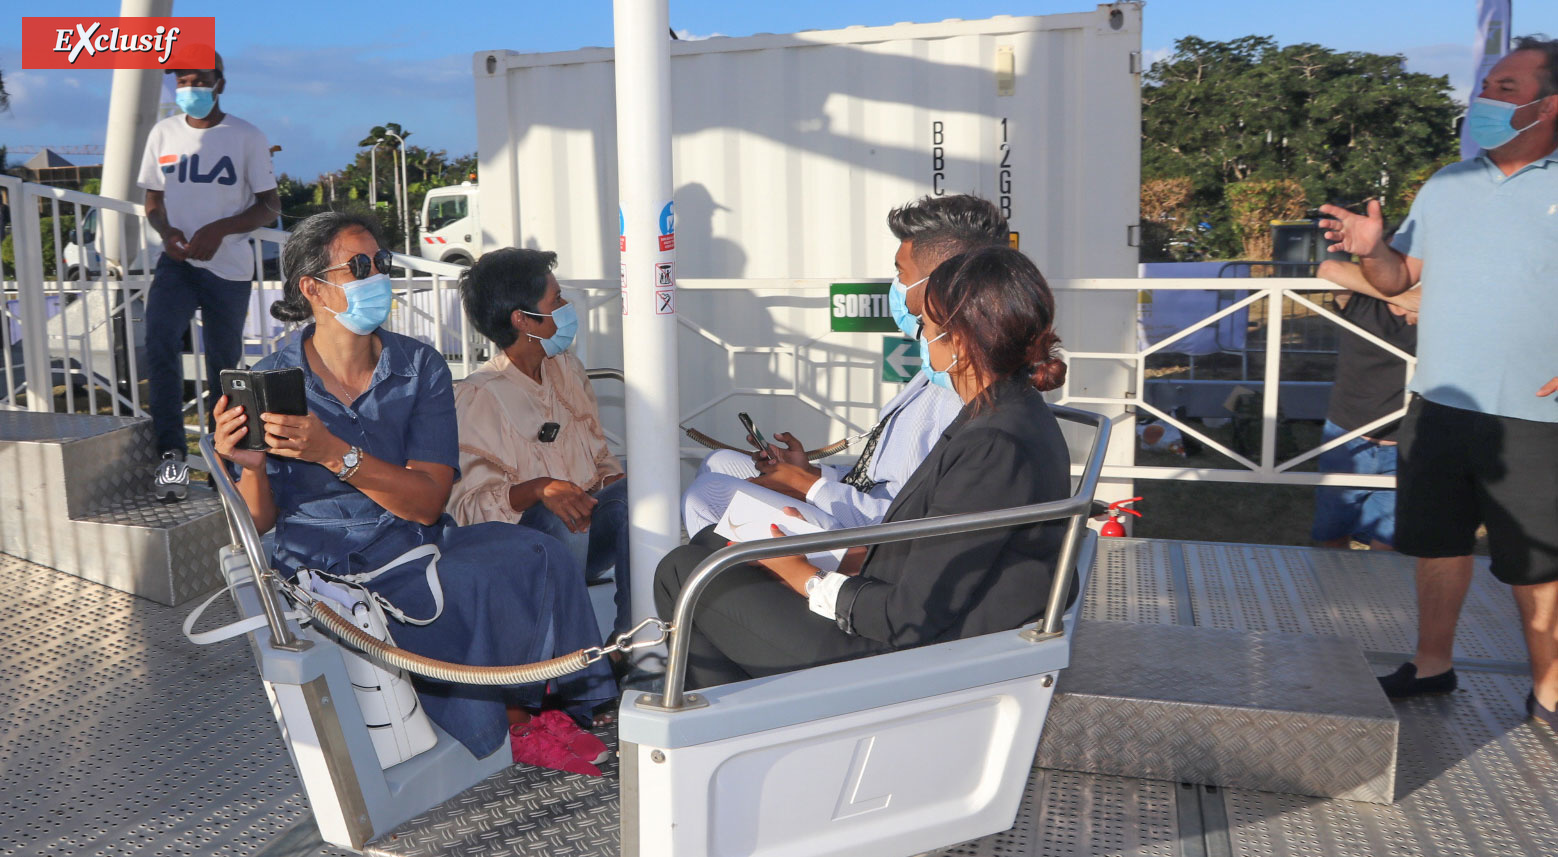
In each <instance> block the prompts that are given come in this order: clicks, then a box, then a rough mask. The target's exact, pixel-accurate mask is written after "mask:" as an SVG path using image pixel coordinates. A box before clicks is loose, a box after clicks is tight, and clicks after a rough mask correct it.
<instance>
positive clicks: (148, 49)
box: [22, 18, 216, 69]
mask: <svg viewBox="0 0 1558 857" xmlns="http://www.w3.org/2000/svg"><path fill="white" fill-rule="evenodd" d="M215 65H216V19H215V18H23V19H22V68H26V69H72V68H75V69H113V68H156V69H184V68H212V67H214V66H215Z"/></svg>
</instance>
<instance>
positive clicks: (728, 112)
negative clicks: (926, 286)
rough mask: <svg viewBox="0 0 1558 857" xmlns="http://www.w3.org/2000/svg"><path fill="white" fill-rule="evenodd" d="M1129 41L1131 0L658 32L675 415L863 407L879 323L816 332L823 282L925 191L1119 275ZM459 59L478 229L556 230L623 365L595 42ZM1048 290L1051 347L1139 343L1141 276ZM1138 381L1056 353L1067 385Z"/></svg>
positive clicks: (610, 90)
mask: <svg viewBox="0 0 1558 857" xmlns="http://www.w3.org/2000/svg"><path fill="white" fill-rule="evenodd" d="M1140 49H1141V6H1140V4H1137V3H1114V4H1108V5H1100V6H1098V7H1097V8H1096V9H1094V10H1093V11H1089V12H1082V13H1077V14H1065V15H1051V16H1043V17H1008V16H1002V17H997V18H992V19H989V20H982V21H961V20H948V21H943V22H940V23H934V24H897V25H893V26H888V27H870V28H867V27H849V28H846V29H843V30H834V31H808V32H802V33H797V34H794V35H758V36H751V37H746V38H713V39H707V40H699V41H677V42H672V44H671V80H672V127H673V131H674V136H673V143H672V152H673V180H674V187H675V193H674V200H675V214H676V218H675V225H676V230H675V231H676V268H677V270H676V274H677V279H678V281H679V286H680V290H679V291H680V295H679V297H678V299H677V306H676V310H677V312H678V314H679V316H680V317H681V321H682V323H683V326H684V334H685V335H684V337H683V339H682V344H681V357H682V359H681V373H682V377H681V390H682V398H683V402H682V406H683V407H682V414H683V417H684V421H685V422H686V423H687V424H690V425H695V426H698V427H700V428H702V429H703V430H705V431H708V432H709V433H711V434H715V435H716V436H720V437H724V438H726V439H727V440H734V439H736V438H738V437H739V436H740V435H739V431H738V429H737V428H736V426H737V423H736V420H735V412H736V411H738V410H748V411H750V412H751V413H752V415H753V416H754V418H757V419H758V420H759V422H760V423H763V424H766V425H769V426H772V427H773V428H778V429H784V428H790V429H795V430H797V433H799V434H801V435H802V437H803V439H805V440H807V441H808V443H809V445H812V446H816V445H820V444H821V443H823V442H825V441H826V440H831V439H834V438H836V437H838V436H841V435H842V434H843V433H845V432H846V431H857V430H859V429H861V428H863V427H868V426H869V425H870V424H871V422H872V421H874V419H875V412H876V408H877V407H879V405H880V404H881V403H882V402H884V401H885V400H886V399H887V398H888V397H890V396H891V395H892V394H893V393H894V392H895V391H896V389H897V386H896V385H894V384H890V383H886V382H884V381H883V380H882V375H881V371H880V370H881V363H882V358H883V354H882V337H881V335H880V334H865V333H834V332H830V330H829V314H828V309H827V306H828V284H829V283H830V282H840V281H861V280H886V279H888V278H890V277H891V276H892V274H893V263H892V257H893V253H894V251H895V250H896V249H897V242H896V241H895V240H894V239H893V238H892V236H891V235H890V233H889V232H888V231H887V228H886V220H885V217H886V214H887V212H888V211H889V210H890V209H892V208H893V207H896V206H899V205H902V204H904V203H906V202H908V201H910V200H913V199H915V198H917V197H920V196H923V195H925V194H942V193H959V192H972V193H977V194H979V195H981V196H984V197H986V198H988V199H990V200H991V201H993V202H996V203H997V204H998V205H999V206H1000V207H1001V208H1002V209H1003V211H1005V212H1007V214H1008V216H1009V218H1010V221H1011V227H1012V229H1013V231H1015V232H1016V233H1017V234H1018V235H1019V236H1020V246H1021V249H1022V250H1024V251H1025V252H1027V253H1028V254H1029V255H1030V256H1031V257H1032V258H1033V259H1034V260H1035V261H1036V262H1037V263H1038V265H1039V267H1040V269H1041V270H1042V271H1044V273H1045V275H1046V276H1047V277H1049V278H1050V279H1051V280H1070V279H1078V278H1087V277H1132V276H1134V275H1135V272H1136V262H1137V251H1136V248H1135V247H1134V246H1131V245H1132V244H1133V243H1134V242H1133V241H1132V240H1131V239H1132V237H1133V233H1134V225H1135V224H1136V222H1137V210H1138V187H1139V180H1140V106H1139V87H1140V80H1139V71H1140ZM473 66H474V69H473V70H474V74H475V81H476V96H477V98H476V101H477V103H476V113H477V123H478V146H479V149H480V157H481V163H480V170H481V172H480V182H479V186H480V196H481V210H482V218H483V219H482V238H483V249H484V250H487V249H493V248H495V247H502V246H522V247H540V248H545V249H549V250H555V251H557V253H558V255H559V268H558V272H557V273H558V277H559V279H560V280H562V281H564V282H565V283H568V284H570V285H573V286H576V287H579V288H582V289H585V290H587V291H590V292H592V293H593V294H592V299H591V303H592V309H591V311H590V312H589V314H588V321H587V327H588V331H589V332H588V334H587V340H588V341H587V344H586V347H587V348H588V350H589V353H590V361H589V362H591V363H592V364H594V365H606V364H607V363H611V362H616V363H618V364H619V365H620V362H621V360H622V355H621V337H620V304H619V303H618V287H617V279H618V273H619V261H620V259H619V251H618V239H617V236H618V223H617V213H618V207H617V157H616V138H617V128H616V111H615V107H614V97H615V91H614V90H615V87H614V80H613V74H614V70H613V65H612V51H611V50H610V49H606V48H587V49H583V50H576V51H568V52H562V53H548V54H519V53H513V52H508V51H483V52H480V53H477V54H476V55H475V56H474V62H473ZM1058 297H1059V298H1060V304H1061V306H1060V318H1061V335H1062V337H1063V338H1064V340H1065V345H1066V346H1067V347H1068V348H1071V349H1074V350H1084V351H1129V350H1131V349H1132V346H1133V344H1134V335H1135V334H1134V310H1135V307H1134V295H1132V294H1130V293H1128V292H1114V293H1094V294H1087V295H1081V294H1078V293H1075V292H1066V291H1064V290H1063V291H1062V292H1061V293H1060V294H1059V295H1058ZM720 352H723V354H721V353H720ZM1131 383H1132V379H1131V378H1130V374H1129V373H1128V372H1126V371H1125V369H1124V367H1116V366H1110V365H1103V364H1099V363H1096V362H1093V363H1084V364H1081V365H1076V366H1073V392H1074V393H1075V394H1077V395H1088V394H1093V395H1119V394H1120V393H1121V392H1122V391H1124V390H1128V389H1130V384H1131ZM776 394H778V395H779V396H781V397H782V398H781V399H778V400H776V399H775V395H776ZM785 394H789V395H788V396H785ZM1120 428H1121V429H1124V431H1123V432H1122V434H1123V436H1124V437H1127V438H1128V437H1130V427H1129V426H1128V425H1123V426H1121V427H1120ZM1116 449H1117V450H1120V451H1121V453H1120V454H1123V455H1125V456H1129V445H1128V444H1117V445H1116ZM1120 454H1117V455H1115V456H1113V457H1112V459H1111V460H1112V462H1113V463H1127V462H1129V460H1130V459H1129V457H1125V458H1122V457H1120Z"/></svg>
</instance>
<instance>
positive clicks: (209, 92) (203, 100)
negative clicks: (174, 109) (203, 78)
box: [173, 86, 216, 119]
mask: <svg viewBox="0 0 1558 857" xmlns="http://www.w3.org/2000/svg"><path fill="white" fill-rule="evenodd" d="M173 102H174V103H175V104H177V105H178V106H179V109H180V110H182V111H184V112H185V113H187V114H189V115H190V116H193V117H195V118H196V119H204V118H206V117H207V116H210V115H211V108H213V107H215V106H216V90H215V89H213V88H211V87H209V86H181V87H179V88H178V89H177V90H174V92H173Z"/></svg>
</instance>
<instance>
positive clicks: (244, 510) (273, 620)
mask: <svg viewBox="0 0 1558 857" xmlns="http://www.w3.org/2000/svg"><path fill="white" fill-rule="evenodd" d="M200 455H201V457H202V458H204V459H205V460H206V466H207V467H208V468H209V469H210V472H211V479H212V481H213V482H214V483H215V484H216V492H217V494H218V495H220V496H221V498H222V506H223V507H224V509H225V510H226V513H227V527H228V531H229V532H235V533H236V535H237V537H238V541H239V543H240V544H242V545H243V550H244V553H246V554H248V556H249V566H250V567H251V568H253V569H254V588H255V589H256V590H257V591H258V592H259V596H260V609H261V610H263V611H264V612H265V624H266V625H268V626H269V627H270V635H271V646H272V647H273V648H277V649H285V650H288V651H302V650H304V649H307V648H308V647H309V646H310V645H312V644H311V643H309V642H308V641H307V640H300V639H298V638H297V637H296V636H294V635H293V633H292V630H291V629H290V628H288V627H287V623H286V619H285V618H284V611H283V610H282V607H281V604H280V603H279V602H278V601H277V598H276V590H275V589H274V588H273V587H272V585H271V579H270V578H271V575H274V574H275V571H274V570H272V569H271V567H270V563H268V562H266V561H265V549H264V548H263V547H262V546H261V545H260V533H259V530H258V529H256V528H255V526H254V518H253V517H252V516H250V515H249V507H248V506H247V505H246V504H245V503H244V502H243V497H242V496H240V495H239V493H238V486H237V485H236V484H234V483H233V477H232V475H231V474H229V473H228V472H227V466H226V464H227V462H225V461H223V460H222V457H221V456H220V455H217V454H216V440H215V438H213V437H212V436H211V435H209V434H208V435H203V436H201V438H200Z"/></svg>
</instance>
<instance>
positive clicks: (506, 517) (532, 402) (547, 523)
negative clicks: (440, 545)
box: [449, 247, 631, 633]
mask: <svg viewBox="0 0 1558 857" xmlns="http://www.w3.org/2000/svg"><path fill="white" fill-rule="evenodd" d="M556 266H557V254H556V253H552V252H548V251H545V250H529V249H519V248H514V247H507V248H504V249H502V250H493V251H492V252H490V253H487V254H486V255H484V256H482V257H481V258H480V259H479V260H477V262H476V264H474V265H472V266H471V267H470V269H469V270H468V271H466V272H465V273H464V274H463V275H462V276H461V277H460V298H461V301H462V302H463V303H464V305H465V315H466V318H468V319H470V321H471V326H472V327H475V328H476V329H477V330H478V331H480V332H481V335H482V336H485V337H487V339H488V340H489V341H490V342H491V343H492V344H493V345H494V346H495V347H496V349H497V353H496V354H495V355H493V357H492V359H491V360H488V361H487V362H486V363H484V364H483V365H482V366H481V367H480V368H478V369H477V370H476V371H474V372H472V373H471V374H470V376H469V377H467V378H466V379H465V380H463V381H461V382H460V383H459V384H458V385H456V387H455V394H454V400H455V407H456V409H457V412H458V413H459V418H460V470H461V472H462V473H463V474H464V478H463V479H461V480H460V483H459V484H458V485H456V486H455V487H454V494H453V496H451V497H450V500H449V512H450V514H452V515H453V516H454V519H455V520H456V521H458V522H460V523H462V524H474V523H479V522H482V521H507V522H509V523H517V524H520V525H522V526H526V527H531V528H533V529H537V530H540V531H541V532H543V533H546V534H547V535H550V536H553V537H555V538H556V539H557V540H558V541H561V542H562V543H563V544H565V545H567V546H568V548H569V550H571V551H572V552H573V556H574V560H575V561H576V564H577V565H578V567H579V570H580V571H581V572H582V573H583V574H584V576H585V578H586V579H588V580H591V581H593V580H595V579H596V578H598V577H600V576H602V575H603V574H604V573H605V572H607V571H611V572H612V574H613V575H614V577H615V580H616V584H617V616H616V622H615V626H616V627H615V630H616V632H617V633H623V632H625V631H627V630H628V627H629V622H630V619H631V611H630V607H629V585H628V580H629V571H628V490H627V489H628V483H627V480H626V479H624V478H623V477H624V476H625V475H626V474H624V473H623V472H622V465H621V464H620V463H619V462H618V461H617V457H616V456H614V455H612V454H611V451H610V450H608V449H607V448H606V434H605V431H604V430H603V429H602V428H601V421H600V407H599V406H598V405H597V404H596V401H595V393H594V391H593V390H592V388H591V387H590V379H589V376H588V375H587V374H586V373H585V370H584V364H583V363H581V362H579V358H578V357H576V356H575V355H574V353H573V352H572V351H571V350H569V346H570V345H572V344H573V338H574V333H575V332H576V331H577V330H578V328H579V316H578V314H577V313H576V312H575V310H574V307H573V305H572V304H570V303H568V301H566V300H564V299H563V296H562V290H561V289H560V288H559V287H558V284H557V277H555V276H553V275H552V269H553V268H555V267H556Z"/></svg>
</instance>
